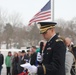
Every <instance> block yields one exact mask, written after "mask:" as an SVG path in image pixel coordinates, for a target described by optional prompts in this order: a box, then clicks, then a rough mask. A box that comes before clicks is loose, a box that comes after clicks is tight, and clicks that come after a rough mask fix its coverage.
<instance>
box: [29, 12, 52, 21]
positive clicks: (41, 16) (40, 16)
mask: <svg viewBox="0 0 76 75" xmlns="http://www.w3.org/2000/svg"><path fill="white" fill-rule="evenodd" d="M49 15H51V14H50V13H49V14H45V15H39V16H37V17H35V18H33V19H31V20H30V22H31V21H33V20H34V19H37V18H38V19H39V18H44V17H49Z"/></svg>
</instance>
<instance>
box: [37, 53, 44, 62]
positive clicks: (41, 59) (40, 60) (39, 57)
mask: <svg viewBox="0 0 76 75" xmlns="http://www.w3.org/2000/svg"><path fill="white" fill-rule="evenodd" d="M37 61H38V62H39V63H42V61H43V57H42V55H41V54H40V52H38V53H37Z"/></svg>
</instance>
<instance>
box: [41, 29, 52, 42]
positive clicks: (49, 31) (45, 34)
mask: <svg viewBox="0 0 76 75" xmlns="http://www.w3.org/2000/svg"><path fill="white" fill-rule="evenodd" d="M42 35H43V37H44V39H46V40H47V41H48V40H49V39H50V38H51V37H52V29H49V30H47V31H46V33H43V34H42Z"/></svg>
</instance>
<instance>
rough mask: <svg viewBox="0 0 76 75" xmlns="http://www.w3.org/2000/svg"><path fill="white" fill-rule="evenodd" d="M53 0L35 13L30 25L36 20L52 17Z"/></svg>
mask: <svg viewBox="0 0 76 75" xmlns="http://www.w3.org/2000/svg"><path fill="white" fill-rule="evenodd" d="M50 1H51V0H49V1H48V2H47V3H46V5H45V6H44V7H43V8H42V9H41V10H40V11H39V12H38V13H37V14H35V15H34V17H33V18H32V19H31V20H30V21H29V24H28V25H31V24H32V23H34V22H40V21H43V20H48V19H51V2H50Z"/></svg>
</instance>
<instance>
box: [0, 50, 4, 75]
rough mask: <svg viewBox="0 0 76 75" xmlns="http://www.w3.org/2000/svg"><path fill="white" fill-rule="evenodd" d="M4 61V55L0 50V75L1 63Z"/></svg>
mask: <svg viewBox="0 0 76 75" xmlns="http://www.w3.org/2000/svg"><path fill="white" fill-rule="evenodd" d="M3 63H4V55H3V54H2V53H1V51H0V75H1V70H2V68H3V67H2V65H3Z"/></svg>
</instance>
